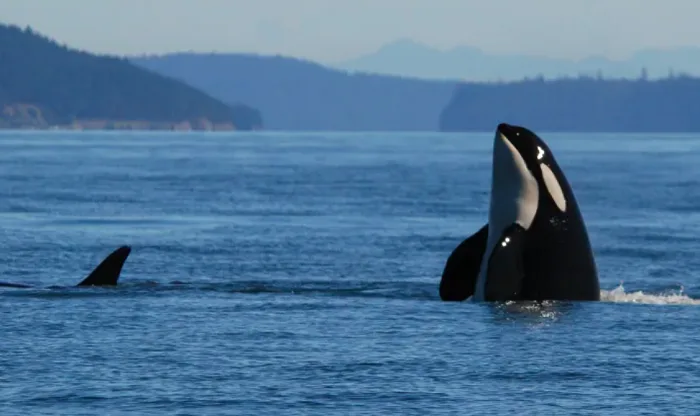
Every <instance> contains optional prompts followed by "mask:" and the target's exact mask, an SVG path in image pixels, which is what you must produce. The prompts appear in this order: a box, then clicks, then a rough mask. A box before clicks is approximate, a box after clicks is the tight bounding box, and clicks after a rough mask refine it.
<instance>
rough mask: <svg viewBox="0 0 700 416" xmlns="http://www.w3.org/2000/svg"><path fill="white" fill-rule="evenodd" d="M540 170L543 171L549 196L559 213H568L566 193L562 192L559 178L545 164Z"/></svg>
mask: <svg viewBox="0 0 700 416" xmlns="http://www.w3.org/2000/svg"><path fill="white" fill-rule="evenodd" d="M540 169H541V170H542V178H543V179H544V184H545V186H546V187H547V191H548V192H549V196H550V197H552V201H554V203H555V204H556V205H557V208H559V211H561V212H566V198H565V197H564V191H562V190H561V185H559V181H558V180H557V177H556V176H554V172H552V170H551V169H550V168H549V166H547V165H545V164H544V163H541V164H540Z"/></svg>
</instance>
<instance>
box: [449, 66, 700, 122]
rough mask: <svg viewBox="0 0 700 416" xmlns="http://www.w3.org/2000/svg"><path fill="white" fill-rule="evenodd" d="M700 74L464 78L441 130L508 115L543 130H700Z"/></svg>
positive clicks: (508, 118)
mask: <svg viewBox="0 0 700 416" xmlns="http://www.w3.org/2000/svg"><path fill="white" fill-rule="evenodd" d="M698 102H700V78H694V77H690V76H687V75H677V76H676V75H673V76H669V77H667V78H663V79H657V80H649V79H646V77H643V76H642V77H641V78H639V79H635V80H629V79H618V80H607V79H600V78H596V77H578V78H562V79H555V80H545V79H544V78H538V79H530V80H523V81H519V82H510V83H488V84H487V83H484V84H478V83H464V84H461V85H459V86H458V87H457V89H456V91H455V94H454V95H453V97H452V99H451V100H450V102H449V104H448V105H447V106H446V107H445V108H444V110H443V111H442V114H441V116H440V130H441V131H453V132H454V131H492V130H493V129H494V126H496V125H497V124H498V123H500V122H502V121H506V122H509V123H514V124H521V125H525V126H528V127H530V128H532V129H535V130H539V131H558V132H611V133H612V132H647V133H650V132H669V133H672V132H700V106H698V104H697V103H698Z"/></svg>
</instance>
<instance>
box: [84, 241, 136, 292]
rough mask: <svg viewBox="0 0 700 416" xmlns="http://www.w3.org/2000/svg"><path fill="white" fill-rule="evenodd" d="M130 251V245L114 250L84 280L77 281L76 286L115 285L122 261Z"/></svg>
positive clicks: (122, 264)
mask: <svg viewBox="0 0 700 416" xmlns="http://www.w3.org/2000/svg"><path fill="white" fill-rule="evenodd" d="M130 253H131V247H130V246H121V247H119V248H118V249H116V250H114V251H113V252H112V253H111V254H110V255H109V256H107V257H106V258H105V259H104V260H102V263H100V264H99V265H98V266H97V267H96V268H95V270H93V271H92V273H90V275H89V276H88V277H86V278H85V280H83V281H82V282H80V283H78V286H116V285H117V281H118V280H119V275H120V274H121V272H122V267H123V266H124V262H125V261H126V258H127V257H129V254H130Z"/></svg>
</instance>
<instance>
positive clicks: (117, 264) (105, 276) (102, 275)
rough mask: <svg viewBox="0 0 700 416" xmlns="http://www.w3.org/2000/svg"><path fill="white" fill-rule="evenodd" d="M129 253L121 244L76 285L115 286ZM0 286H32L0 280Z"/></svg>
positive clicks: (25, 287)
mask: <svg viewBox="0 0 700 416" xmlns="http://www.w3.org/2000/svg"><path fill="white" fill-rule="evenodd" d="M130 253H131V247H130V246H121V247H119V248H118V249H116V250H114V251H113V252H112V253H111V254H110V255H109V256H107V257H105V259H104V260H102V262H101V263H100V264H99V265H98V266H97V267H95V269H94V270H93V271H92V273H90V274H89V275H88V276H87V277H86V278H85V279H83V281H81V282H80V283H78V284H77V285H76V287H86V286H116V285H117V281H118V280H119V276H120V275H121V272H122V267H123V266H124V262H126V258H127V257H129V254H130ZM0 287H12V288H19V289H29V288H32V287H33V286H30V285H24V284H21V283H7V282H0Z"/></svg>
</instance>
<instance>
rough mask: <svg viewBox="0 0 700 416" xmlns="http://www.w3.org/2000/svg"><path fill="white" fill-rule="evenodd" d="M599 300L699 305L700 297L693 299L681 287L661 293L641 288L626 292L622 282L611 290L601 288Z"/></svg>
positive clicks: (647, 303)
mask: <svg viewBox="0 0 700 416" xmlns="http://www.w3.org/2000/svg"><path fill="white" fill-rule="evenodd" d="M600 300H601V302H611V303H639V304H644V305H700V299H693V298H691V297H690V296H688V295H686V294H685V293H683V288H682V287H681V288H680V289H679V290H678V291H675V292H670V293H663V294H651V293H644V292H642V291H641V290H638V291H636V292H629V293H627V292H625V288H624V286H623V285H622V282H620V285H619V286H618V287H616V288H615V289H613V290H609V291H608V290H601V291H600Z"/></svg>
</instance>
